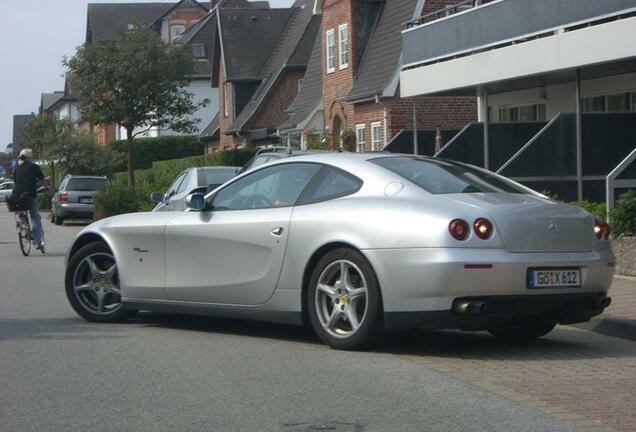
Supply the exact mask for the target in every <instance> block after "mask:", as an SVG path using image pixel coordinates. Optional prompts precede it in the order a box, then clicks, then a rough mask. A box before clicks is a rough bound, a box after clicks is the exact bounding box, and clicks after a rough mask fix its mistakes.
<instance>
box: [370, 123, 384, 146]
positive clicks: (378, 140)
mask: <svg viewBox="0 0 636 432" xmlns="http://www.w3.org/2000/svg"><path fill="white" fill-rule="evenodd" d="M376 132H377V135H376ZM371 150H372V151H380V150H382V122H373V123H371Z"/></svg>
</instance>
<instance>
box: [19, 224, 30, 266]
mask: <svg viewBox="0 0 636 432" xmlns="http://www.w3.org/2000/svg"><path fill="white" fill-rule="evenodd" d="M18 242H19V243H20V251H21V252H22V255H24V256H29V254H30V253H31V227H30V226H29V219H28V218H27V217H26V216H25V215H24V214H22V215H20V216H19V219H18Z"/></svg>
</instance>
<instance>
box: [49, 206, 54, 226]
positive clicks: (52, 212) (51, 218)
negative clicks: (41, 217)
mask: <svg viewBox="0 0 636 432" xmlns="http://www.w3.org/2000/svg"><path fill="white" fill-rule="evenodd" d="M49 219H50V221H51V222H53V223H55V210H53V209H51V213H50V214H49Z"/></svg>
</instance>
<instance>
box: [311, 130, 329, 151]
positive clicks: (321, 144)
mask: <svg viewBox="0 0 636 432" xmlns="http://www.w3.org/2000/svg"><path fill="white" fill-rule="evenodd" d="M307 149H309V150H327V140H326V139H325V138H324V137H322V136H321V135H320V134H317V133H309V134H307Z"/></svg>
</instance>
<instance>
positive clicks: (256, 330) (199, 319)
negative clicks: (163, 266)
mask: <svg viewBox="0 0 636 432" xmlns="http://www.w3.org/2000/svg"><path fill="white" fill-rule="evenodd" d="M133 322H134V323H137V324H141V325H145V326H152V327H158V328H170V329H176V330H187V331H200V332H209V333H223V334H230V335H236V336H249V337H259V338H267V339H279V340H286V341H291V342H302V343H311V344H320V343H321V342H320V340H319V339H318V337H317V336H316V335H315V334H314V332H313V331H312V330H311V329H310V328H308V327H301V326H295V325H285V324H275V323H264V322H255V321H245V320H235V319H229V318H215V317H204V316H192V315H173V314H158V313H150V312H141V313H139V314H138V315H137V317H136V318H135V319H134V320H133Z"/></svg>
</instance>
